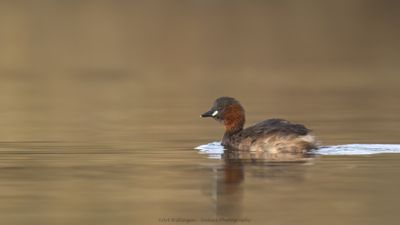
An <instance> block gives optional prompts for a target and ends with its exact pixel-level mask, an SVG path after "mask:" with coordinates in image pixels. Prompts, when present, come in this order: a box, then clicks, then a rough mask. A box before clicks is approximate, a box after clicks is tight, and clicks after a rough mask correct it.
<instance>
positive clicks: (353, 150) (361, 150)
mask: <svg viewBox="0 0 400 225" xmlns="http://www.w3.org/2000/svg"><path fill="white" fill-rule="evenodd" d="M195 149H197V150H199V153H200V154H206V155H208V157H209V158H212V159H220V158H221V155H222V153H224V150H225V149H224V147H223V146H222V145H221V142H217V141H215V142H211V143H208V144H204V145H200V146H197V147H196V148H195ZM314 153H315V154H319V155H371V154H382V153H400V144H346V145H333V146H323V147H321V148H319V149H317V150H315V151H314Z"/></svg>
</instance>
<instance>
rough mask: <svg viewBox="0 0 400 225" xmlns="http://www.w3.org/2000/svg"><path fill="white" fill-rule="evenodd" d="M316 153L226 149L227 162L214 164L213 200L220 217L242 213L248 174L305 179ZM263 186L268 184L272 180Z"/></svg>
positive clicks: (256, 177)
mask: <svg viewBox="0 0 400 225" xmlns="http://www.w3.org/2000/svg"><path fill="white" fill-rule="evenodd" d="M312 158H313V155H305V154H293V153H290V154H289V153H280V154H279V155H277V154H275V155H271V154H266V153H259V152H244V151H236V150H225V151H224V153H223V155H222V159H223V164H222V165H218V166H215V167H214V168H213V182H212V190H211V193H212V194H211V195H212V200H213V207H214V210H215V213H216V216H218V217H240V216H242V204H243V197H244V193H245V187H246V185H245V182H244V181H245V177H246V176H247V177H248V178H249V179H250V178H251V179H265V180H267V181H272V182H273V181H275V180H287V181H295V182H301V181H302V180H303V179H304V174H305V171H306V166H305V165H307V164H310V163H312ZM262 188H268V184H267V183H266V185H265V186H263V187H262Z"/></svg>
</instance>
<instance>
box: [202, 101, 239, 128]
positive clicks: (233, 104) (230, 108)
mask: <svg viewBox="0 0 400 225" xmlns="http://www.w3.org/2000/svg"><path fill="white" fill-rule="evenodd" d="M201 117H212V118H214V119H215V120H217V121H219V122H223V123H224V125H225V128H226V131H227V132H235V131H240V130H242V129H243V126H244V122H245V116H244V109H243V107H242V106H241V105H240V103H239V101H238V100H236V99H234V98H231V97H220V98H217V99H216V100H215V101H214V104H213V106H212V107H211V109H210V110H208V111H207V112H205V113H203V114H202V115H201Z"/></svg>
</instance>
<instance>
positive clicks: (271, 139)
mask: <svg viewBox="0 0 400 225" xmlns="http://www.w3.org/2000/svg"><path fill="white" fill-rule="evenodd" d="M317 147H318V144H317V141H316V140H315V137H314V136H313V135H310V134H307V135H301V136H299V135H279V133H278V134H273V135H269V136H268V137H265V138H262V139H261V140H259V141H256V142H254V143H253V144H252V145H251V146H250V151H266V152H270V153H272V154H274V153H307V152H308V151H309V150H311V149H315V148H317Z"/></svg>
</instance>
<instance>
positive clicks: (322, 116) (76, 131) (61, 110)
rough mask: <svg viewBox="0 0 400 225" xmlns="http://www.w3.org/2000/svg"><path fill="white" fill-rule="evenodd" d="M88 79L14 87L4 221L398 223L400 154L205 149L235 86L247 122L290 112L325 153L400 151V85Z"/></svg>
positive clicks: (9, 89)
mask: <svg viewBox="0 0 400 225" xmlns="http://www.w3.org/2000/svg"><path fill="white" fill-rule="evenodd" d="M78 77H79V76H73V75H71V76H64V77H63V78H61V76H60V77H58V78H57V79H50V78H49V77H46V78H41V77H38V78H35V79H33V78H29V77H24V76H23V75H21V76H5V77H4V78H2V82H1V89H0V90H1V92H2V94H1V100H2V107H1V122H0V123H1V129H0V135H1V142H0V169H1V173H0V199H1V202H2V204H0V218H1V220H2V224H41V225H43V224H183V223H186V222H173V221H172V220H174V219H175V220H179V219H180V220H189V221H191V223H192V224H225V223H228V222H226V220H232V219H237V220H240V224H274V225H275V224H316V225H317V224H363V225H364V224H398V221H399V219H400V216H399V214H398V212H397V211H398V205H399V201H400V197H399V196H400V195H399V190H400V180H399V179H398V178H399V177H400V154H376V155H350V156H341V155H336V156H317V157H315V158H312V159H309V160H305V161H303V162H296V163H294V162H292V163H276V162H275V163H270V162H265V161H263V160H261V159H260V160H250V161H249V160H239V159H225V160H224V159H210V158H208V157H207V155H204V154H199V152H198V150H195V149H194V148H195V147H196V146H198V145H201V144H206V143H209V142H212V141H217V140H219V138H220V137H221V135H222V128H221V127H220V125H219V124H218V123H215V122H214V121H212V120H205V119H200V118H199V114H200V113H201V112H203V111H204V110H206V109H207V108H208V107H209V105H210V104H211V102H212V101H213V99H214V98H215V97H216V96H218V95H222V94H223V92H225V91H226V93H225V94H229V95H234V96H236V97H238V98H240V99H241V100H242V103H243V104H244V105H245V107H246V109H247V117H248V123H253V122H256V121H258V120H261V119H264V118H267V117H278V116H279V117H284V118H287V119H290V120H294V121H297V122H301V123H305V124H307V125H308V126H309V127H310V128H312V129H313V130H314V131H315V133H316V134H317V135H318V137H319V138H320V139H321V141H322V142H323V143H324V144H326V145H335V144H348V143H364V144H367V143H381V144H385V143H386V144H390V143H391V144H396V143H400V141H399V140H398V133H399V131H400V128H399V125H400V119H399V117H398V113H399V108H398V105H395V104H392V103H394V101H395V100H396V99H398V97H399V96H398V95H397V94H396V92H391V90H390V89H384V88H381V89H380V87H378V88H376V87H375V89H357V84H354V85H350V86H349V87H348V88H343V87H342V89H341V90H342V91H340V92H336V91H329V90H335V88H337V87H336V86H335V84H334V83H333V84H331V85H327V84H325V87H321V88H322V89H323V88H328V91H326V90H323V91H321V93H322V94H320V95H317V93H318V90H315V89H313V88H311V87H312V85H310V86H308V87H310V88H308V87H306V88H304V87H302V88H295V87H296V86H295V85H293V88H291V89H276V88H275V89H274V88H273V86H274V84H271V85H270V89H269V90H267V91H263V92H259V91H256V90H253V91H252V89H253V87H261V84H260V86H252V87H248V88H244V90H239V91H233V92H232V91H229V90H228V89H224V88H221V90H220V91H221V93H219V92H215V91H210V92H209V93H204V89H203V88H204V87H205V86H204V84H203V83H201V82H200V83H199V82H198V80H194V81H193V80H190V79H188V80H186V82H187V83H188V85H187V86H186V85H185V86H184V87H182V86H180V85H179V84H175V83H168V82H167V81H165V82H163V83H162V85H163V86H162V87H163V88H160V87H161V84H158V85H159V86H157V85H155V86H152V85H151V84H152V82H153V81H151V80H150V79H144V80H138V79H135V78H132V77H131V76H122V75H121V76H120V77H117V78H118V79H105V78H102V79H100V78H97V79H92V78H90V77H89V78H87V79H86V78H85V79H82V78H81V77H79V78H78ZM275 79H276V81H277V82H279V81H280V80H279V78H275ZM389 83H390V82H389ZM389 83H388V84H385V85H388V86H389V87H391V86H390V84H389ZM232 85H233V86H234V87H240V86H241V85H242V83H241V82H237V83H231V87H232ZM235 85H236V86H235ZM254 85H257V84H254ZM329 87H331V89H329ZM386 87H387V86H386ZM230 90H231V89H230ZM259 93H262V94H259ZM298 93H301V95H299V94H298ZM384 95H385V96H386V98H385V99H384V100H382V96H384ZM260 96H262V97H260ZM361 96H370V97H369V98H368V99H364V97H361ZM277 99H279V101H278V100H277ZM360 99H362V101H360ZM382 101H384V102H382ZM354 104H357V107H355V106H354ZM218 219H222V220H225V221H223V222H221V221H220V222H215V220H218ZM168 220H169V221H170V222H168ZM213 220H214V222H213ZM171 221H172V222H171Z"/></svg>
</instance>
